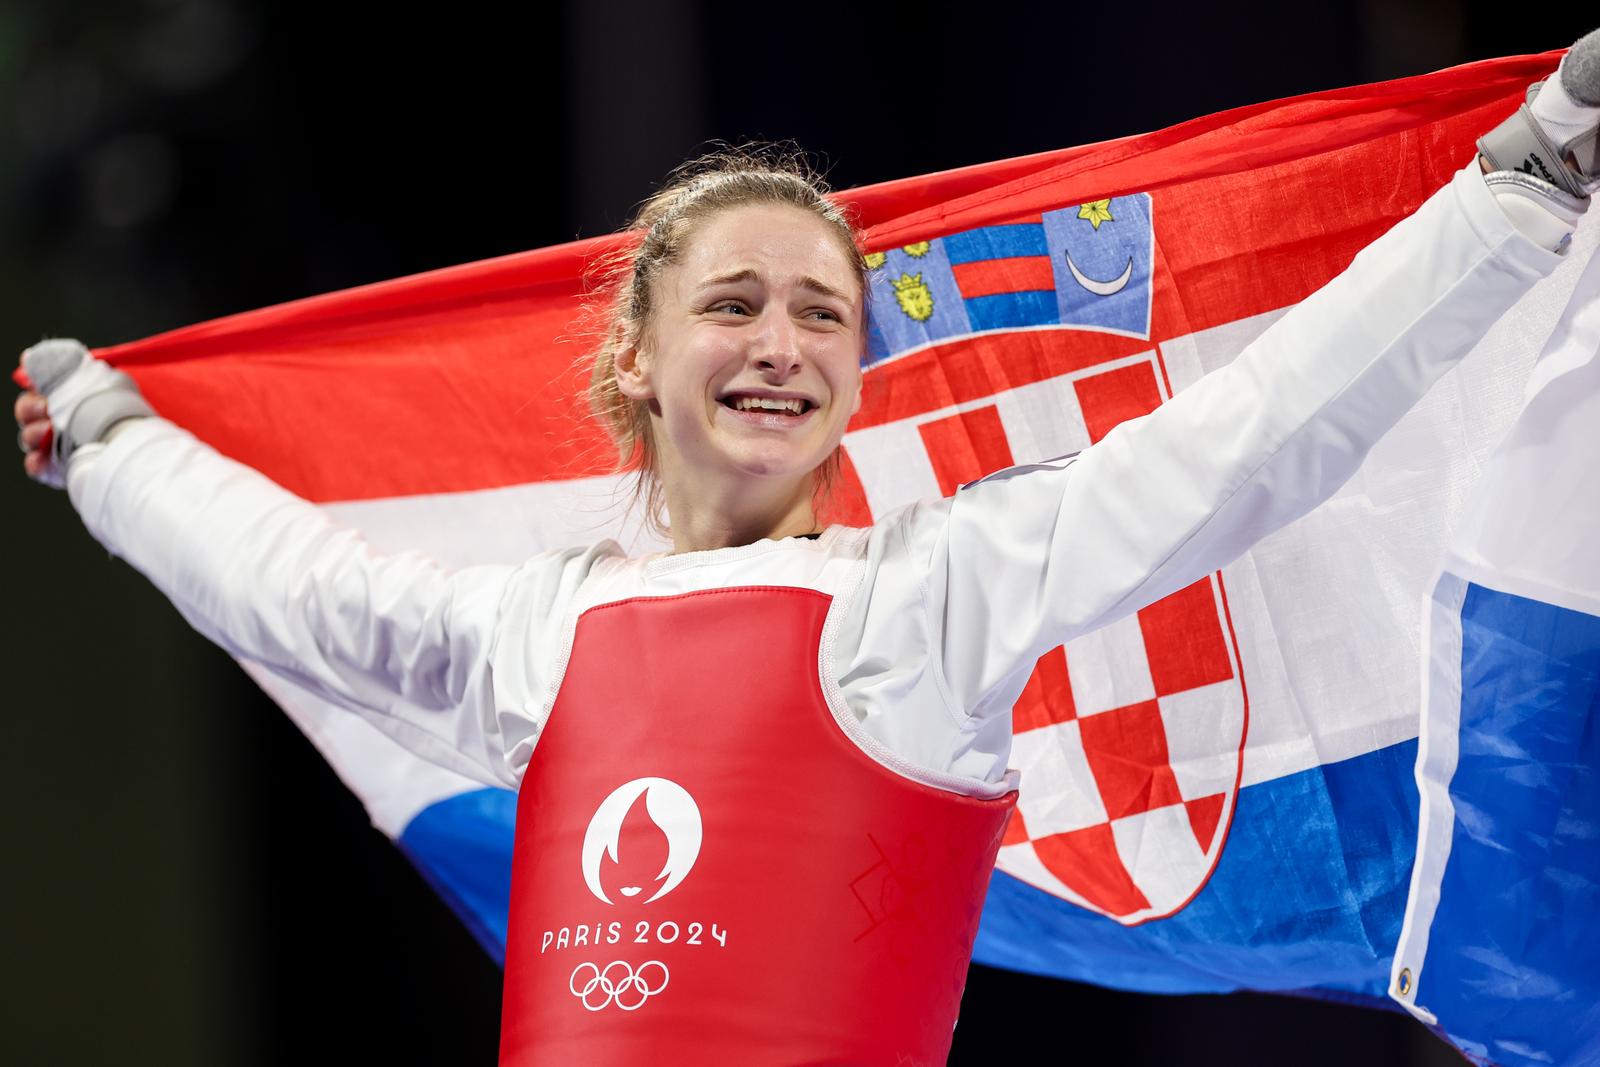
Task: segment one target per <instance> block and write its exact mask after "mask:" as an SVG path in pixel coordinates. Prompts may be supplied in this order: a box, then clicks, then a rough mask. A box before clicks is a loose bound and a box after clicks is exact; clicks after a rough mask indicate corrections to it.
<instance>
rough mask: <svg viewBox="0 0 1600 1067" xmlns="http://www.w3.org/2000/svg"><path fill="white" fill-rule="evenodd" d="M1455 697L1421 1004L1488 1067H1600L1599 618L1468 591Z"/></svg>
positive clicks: (1420, 985)
mask: <svg viewBox="0 0 1600 1067" xmlns="http://www.w3.org/2000/svg"><path fill="white" fill-rule="evenodd" d="M1461 692H1462V694H1463V696H1462V702H1461V734H1460V736H1461V747H1460V757H1459V761H1458V763H1457V765H1456V771H1455V775H1454V777H1452V778H1451V780H1450V798H1451V800H1452V802H1453V803H1454V805H1455V813H1456V819H1455V827H1454V834H1453V837H1452V841H1451V845H1450V860H1449V864H1448V866H1447V867H1446V868H1445V875H1444V879H1443V882H1442V883H1441V885H1440V887H1439V908H1438V911H1437V912H1436V913H1435V915H1434V920H1433V925H1432V927H1431V928H1430V930H1429V935H1428V955H1427V959H1426V961H1425V963H1424V965H1423V969H1422V974H1421V976H1420V978H1419V980H1418V983H1417V997H1416V999H1417V1003H1418V1004H1422V1005H1424V1006H1426V1007H1427V1008H1428V1010H1430V1011H1432V1012H1433V1013H1434V1014H1435V1015H1437V1016H1438V1018H1439V1020H1440V1022H1441V1024H1443V1025H1444V1027H1445V1029H1447V1030H1448V1031H1449V1034H1450V1038H1451V1040H1453V1041H1454V1042H1455V1043H1456V1044H1457V1045H1459V1046H1461V1048H1462V1049H1463V1050H1465V1051H1467V1052H1468V1053H1470V1054H1472V1055H1474V1056H1477V1057H1480V1058H1482V1059H1485V1060H1491V1061H1493V1062H1496V1063H1500V1064H1504V1065H1507V1067H1532V1065H1534V1064H1545V1065H1548V1064H1552V1063H1553V1064H1580V1063H1600V774H1597V773H1596V768H1597V767H1600V733H1597V732H1596V728H1595V718H1596V712H1597V711H1600V617H1596V616H1594V615H1586V614H1584V613H1582V612H1578V611H1571V610H1568V609H1566V608H1560V607H1556V606H1554V605H1551V604H1545V603H1541V602H1540V601H1537V600H1528V599H1525V598H1523V597H1518V596H1512V595H1511V594H1509V593H1501V592H1496V591H1494V590H1491V589H1486V588H1483V587H1482V586H1478V585H1470V586H1469V587H1468V589H1467V595H1466V598H1465V600H1464V601H1463V602H1462V607H1461Z"/></svg>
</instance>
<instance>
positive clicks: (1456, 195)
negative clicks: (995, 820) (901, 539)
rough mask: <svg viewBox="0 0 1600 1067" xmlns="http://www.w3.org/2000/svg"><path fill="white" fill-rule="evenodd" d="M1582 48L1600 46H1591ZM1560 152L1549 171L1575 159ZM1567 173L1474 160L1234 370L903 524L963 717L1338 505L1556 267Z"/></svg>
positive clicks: (1571, 209)
mask: <svg viewBox="0 0 1600 1067" xmlns="http://www.w3.org/2000/svg"><path fill="white" fill-rule="evenodd" d="M1586 40H1589V39H1586ZM1589 43H1590V44H1591V45H1592V46H1593V48H1594V49H1595V50H1600V37H1594V38H1593V39H1592V40H1589ZM1596 115H1600V112H1595V113H1593V114H1591V115H1590V117H1589V122H1590V123H1591V124H1593V122H1594V121H1595V116H1596ZM1500 140H1503V139H1500ZM1577 143H1578V144H1579V148H1580V152H1579V153H1578V156H1579V157H1581V148H1582V145H1583V143H1584V142H1583V141H1582V140H1581V139H1580V140H1579V141H1578V142H1577ZM1589 143H1590V144H1591V145H1592V139H1591V141H1590V142H1589ZM1569 144H1570V142H1569ZM1556 147H1557V151H1555V152H1554V153H1552V156H1551V158H1552V159H1553V160H1560V165H1562V166H1564V167H1565V166H1569V165H1571V164H1574V163H1581V162H1582V160H1581V158H1575V157H1574V154H1573V153H1572V152H1571V151H1570V148H1569V150H1567V151H1561V150H1560V146H1556ZM1586 173H1592V170H1591V171H1589V172H1586ZM1574 175H1575V176H1574V177H1573V179H1572V187H1571V188H1568V187H1558V186H1552V185H1551V184H1550V183H1544V182H1542V180H1541V181H1539V182H1537V183H1536V182H1531V181H1528V180H1525V179H1526V174H1524V173H1519V172H1513V173H1512V174H1511V175H1507V174H1506V173H1505V172H1503V171H1499V170H1495V171H1494V173H1491V174H1488V175H1485V174H1484V173H1483V172H1482V168H1481V166H1480V164H1479V163H1478V162H1477V161H1474V163H1473V164H1471V165H1470V166H1468V167H1467V168H1465V169H1463V170H1462V171H1461V172H1460V173H1458V174H1457V175H1456V177H1455V178H1454V180H1453V181H1452V182H1451V183H1450V184H1449V185H1448V186H1446V187H1445V188H1444V189H1442V190H1440V191H1439V192H1438V193H1437V194H1435V195H1434V196H1433V197H1431V198H1430V199H1429V200H1428V201H1427V202H1426V203H1425V204H1424V205H1423V206H1422V207H1421V208H1420V209H1419V210H1418V211H1417V213H1416V214H1415V215H1413V216H1412V217H1410V218H1408V219H1405V220H1403V221H1402V222H1401V223H1400V224H1398V225H1397V226H1395V227H1394V228H1393V229H1392V230H1391V231H1390V232H1389V233H1387V234H1385V235H1384V236H1383V237H1382V238H1380V239H1379V240H1377V241H1376V242H1374V243H1373V244H1372V245H1371V246H1370V247H1368V248H1367V249H1366V250H1364V251H1363V252H1362V253H1361V254H1360V255H1358V256H1357V257H1356V259H1355V261H1354V262H1353V263H1352V264H1351V266H1350V267H1349V268H1348V269H1347V270H1346V271H1345V272H1344V273H1343V274H1342V275H1340V276H1339V277H1337V278H1335V279H1334V280H1333V281H1331V282H1330V283H1329V284H1328V285H1327V286H1325V287H1324V288H1323V289H1322V290H1321V291H1319V292H1317V293H1315V294H1313V295H1312V296H1311V297H1309V298H1308V299H1306V300H1305V301H1303V302H1302V303H1301V304H1299V305H1298V306H1296V307H1295V308H1294V309H1292V310H1291V311H1290V312H1288V313H1287V314H1285V315H1284V316H1283V317H1282V318H1281V319H1279V320H1278V321H1277V322H1276V323H1275V324H1274V325H1273V326H1272V327H1271V328H1270V329H1268V330H1267V331H1266V332H1265V333H1264V334H1263V335H1262V336H1261V337H1260V338H1259V339H1258V340H1257V341H1256V342H1255V343H1254V344H1252V345H1250V346H1249V347H1248V348H1247V349H1246V350H1245V351H1244V353H1243V354H1241V355H1240V357H1239V358H1238V359H1236V360H1235V361H1234V362H1233V363H1232V364H1230V365H1229V366H1227V367H1226V368H1223V369H1222V370H1219V371H1217V372H1215V373H1213V374H1211V375H1209V376H1207V377H1206V378H1205V379H1203V380H1201V381H1200V382H1198V383H1197V384H1195V385H1194V386H1192V387H1191V388H1189V389H1187V390H1185V391H1183V392H1181V393H1179V394H1178V395H1177V396H1175V397H1174V398H1173V399H1172V400H1171V401H1169V402H1168V403H1166V404H1164V405H1163V406H1162V407H1161V408H1159V409H1158V410H1157V411H1155V412H1153V413H1152V414H1150V415H1148V416H1146V417H1144V418H1141V419H1137V420H1133V421H1131V422H1128V423H1125V424H1123V425H1122V426H1120V427H1118V428H1117V429H1116V430H1114V431H1112V432H1111V433H1110V434H1108V435H1107V436H1106V437H1105V438H1104V439H1103V440H1102V441H1101V442H1099V443H1098V444H1096V445H1095V446H1094V447H1092V448H1090V449H1088V450H1087V451H1086V452H1084V453H1082V454H1081V455H1080V456H1078V457H1076V458H1074V459H1070V460H1063V461H1058V462H1054V463H1044V464H1035V465H1032V466H1025V467H1020V468H1014V469H1011V470H1007V471H1002V472H1000V473H998V474H995V475H992V476H990V477H989V478H987V479H984V480H982V481H980V482H978V483H976V484H974V485H972V486H969V487H967V488H965V489H963V490H961V491H960V492H958V493H957V494H956V495H955V496H954V497H953V498H951V499H949V500H948V501H944V502H941V503H940V504H938V505H934V506H932V507H930V508H927V509H923V513H922V514H921V515H914V516H912V517H911V518H910V519H909V521H907V523H906V524H905V527H904V528H905V531H906V533H907V537H908V539H909V540H910V541H911V544H910V545H909V549H910V551H911V553H912V555H913V557H914V558H918V559H920V560H922V561H924V566H925V574H926V579H925V582H926V594H927V600H928V602H929V604H930V607H931V610H933V611H934V612H935V613H937V614H939V615H940V619H939V623H940V629H941V631H942V632H941V634H940V636H939V638H938V639H937V640H936V642H935V655H936V656H938V657H939V659H940V666H941V668H942V671H943V674H944V675H945V680H946V683H947V686H948V689H949V693H950V699H951V702H952V703H953V704H954V705H955V706H956V708H957V709H958V710H959V711H961V712H964V713H969V714H974V715H977V716H980V717H984V716H989V715H996V716H998V713H1000V712H1002V711H1004V710H1005V709H1007V708H1009V707H1010V705H1011V704H1012V703H1013V702H1014V701H1015V699H1016V698H1017V696H1018V694H1019V692H1020V691H1021V688H1022V686H1023V683H1024V682H1025V681H1026V679H1027V677H1028V674H1029V672H1030V671H1031V669H1032V667H1033V664H1034V662H1035V660H1036V659H1037V657H1038V656H1040V655H1042V654H1043V653H1044V652H1046V651H1048V650H1049V649H1050V648H1053V647H1055V646H1056V645H1059V644H1062V643H1065V642H1066V641H1069V640H1071V639H1072V638H1073V637H1075V636H1077V635H1079V634H1082V633H1085V632H1087V631H1090V630H1094V629H1096V628H1099V627H1101V626H1104V625H1106V624H1108V623H1110V622H1112V621H1114V620H1115V619H1117V618H1120V617H1122V616H1125V615H1127V614H1129V613H1131V612H1133V611H1135V610H1137V609H1138V608H1140V607H1142V606H1144V605H1146V604H1149V603H1151V602H1152V601H1154V600H1157V599H1159V598H1160V597H1162V596H1165V595H1167V594H1168V593H1171V592H1174V591H1176V590H1178V589H1181V588H1183V587H1184V586H1186V585H1188V584H1190V583H1191V582H1193V581H1195V580H1197V579H1199V578H1201V577H1203V576H1204V575H1206V574H1207V573H1210V572H1211V571H1214V570H1216V569H1218V568H1219V567H1221V566H1223V565H1225V564H1226V563H1228V562H1230V561H1231V560H1233V559H1235V558H1236V557H1237V556H1238V555H1239V554H1241V553H1242V552H1244V551H1245V550H1246V549H1247V548H1248V547H1249V546H1250V545H1252V544H1254V543H1255V542H1256V541H1257V540H1259V539H1261V538H1262V537H1264V536H1266V535H1267V534H1269V533H1271V532H1273V531H1274V530H1276V529H1278V528H1280V527H1282V526H1284V525H1286V524H1287V523H1289V522H1292V521H1293V520H1294V519H1296V518H1298V517H1299V516H1301V515H1304V514H1305V513H1306V512H1308V511H1310V510H1311V509H1312V508H1314V507H1316V506H1317V505H1318V504H1319V503H1321V502H1322V501H1324V500H1326V499H1327V498H1328V497H1329V496H1331V495H1332V494H1333V493H1334V492H1336V491H1337V490H1338V489H1339V487H1340V486H1341V485H1343V484H1344V483H1345V482H1346V481H1347V480H1348V479H1349V478H1350V476H1351V475H1352V474H1353V473H1354V472H1355V470H1356V469H1357V467H1358V466H1359V465H1360V463H1361V462H1362V460H1363V459H1364V457H1365V456H1366V454H1367V452H1368V451H1369V450H1370V449H1371V448H1372V446H1373V445H1374V444H1376V442H1377V441H1378V440H1379V438H1381V437H1382V436H1383V434H1384V433H1385V432H1387V431H1388V429H1389V428H1390V427H1391V426H1393V425H1394V424H1395V422H1397V421H1398V420H1399V419H1400V417H1401V416H1402V415H1403V414H1405V412H1406V411H1407V410H1409V409H1410V408H1411V407H1412V406H1413V405H1414V404H1415V403H1416V401H1417V400H1418V399H1419V398H1420V397H1421V396H1422V395H1423V394H1424V393H1425V392H1426V391H1427V390H1428V388H1429V387H1430V386H1431V385H1432V384H1433V383H1434V382H1435V381H1436V380H1437V379H1438V378H1439V377H1440V376H1441V375H1443V374H1444V373H1445V372H1446V371H1448V370H1449V369H1450V368H1451V367H1452V366H1454V365H1455V363H1456V362H1457V361H1458V360H1459V359H1460V358H1461V357H1462V356H1464V355H1465V354H1466V352H1467V351H1469V350H1470V349H1471V348H1472V347H1473V345H1474V344H1475V343H1476V341H1477V340H1478V339H1479V338H1480V337H1482V336H1483V334H1484V333H1485V332H1487V330H1488V329H1489V327H1490V326H1491V325H1492V324H1493V323H1494V322H1495V321H1496V320H1497V319H1498V318H1499V317H1500V316H1501V315H1502V314H1504V312H1505V311H1506V310H1508V309H1509V308H1510V307H1511V306H1512V304H1514V303H1515V302H1516V301H1517V300H1518V299H1519V298H1520V297H1521V296H1522V295H1523V293H1525V292H1526V291H1527V289H1528V288H1529V287H1531V286H1532V285H1533V284H1534V283H1535V282H1536V281H1538V280H1539V279H1540V278H1542V277H1543V276H1544V275H1546V274H1547V273H1549V272H1550V271H1551V270H1552V269H1553V268H1554V267H1555V265H1556V264H1557V263H1559V262H1560V255H1559V253H1558V251H1557V249H1559V248H1563V247H1564V246H1565V240H1564V239H1565V237H1566V236H1567V235H1568V234H1570V232H1571V228H1572V224H1573V222H1574V221H1575V220H1576V218H1577V216H1578V214H1580V213H1581V211H1582V209H1583V208H1584V207H1585V206H1586V205H1587V197H1586V195H1582V194H1583V193H1584V190H1585V189H1586V188H1587V179H1586V178H1585V176H1584V174H1583V173H1578V172H1577V171H1574ZM1573 189H1576V190H1577V191H1576V192H1574V191H1573ZM997 728H998V727H997Z"/></svg>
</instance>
